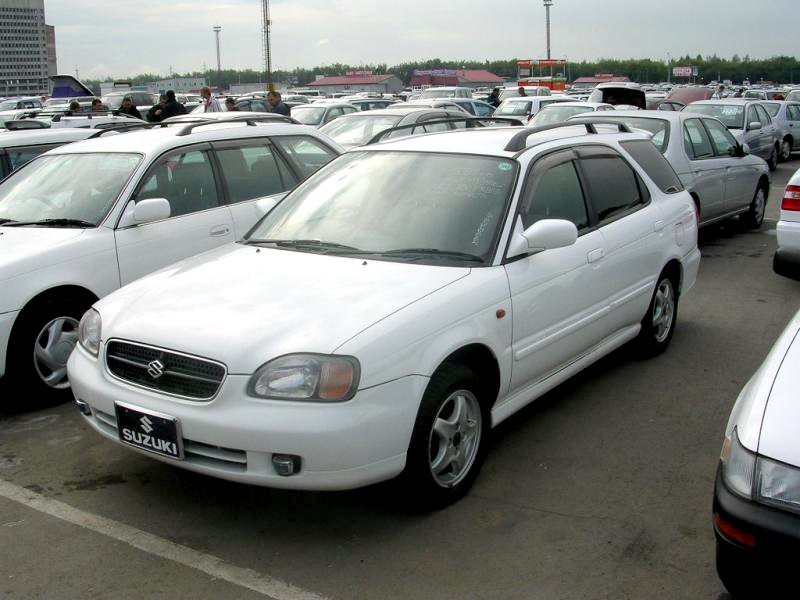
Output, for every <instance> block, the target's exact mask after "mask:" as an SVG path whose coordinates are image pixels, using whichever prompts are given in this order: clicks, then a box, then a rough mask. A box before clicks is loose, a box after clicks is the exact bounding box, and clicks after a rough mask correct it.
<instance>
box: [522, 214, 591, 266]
mask: <svg viewBox="0 0 800 600" xmlns="http://www.w3.org/2000/svg"><path fill="white" fill-rule="evenodd" d="M577 239H578V228H577V227H575V223H573V222H571V221H567V220H566V219H542V220H541V221H536V223H534V224H533V225H531V226H530V227H528V228H527V229H526V230H524V231H523V230H522V219H521V218H518V219H517V224H516V227H515V228H514V233H513V234H512V238H511V244H510V245H509V247H508V258H516V257H518V256H527V255H529V254H536V253H539V252H544V251H545V250H555V249H556V248H565V247H567V246H571V245H572V244H574V243H575V241H576V240H577Z"/></svg>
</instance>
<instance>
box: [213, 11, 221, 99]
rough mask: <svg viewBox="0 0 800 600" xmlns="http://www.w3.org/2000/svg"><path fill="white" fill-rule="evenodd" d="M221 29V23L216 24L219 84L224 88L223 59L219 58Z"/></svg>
mask: <svg viewBox="0 0 800 600" xmlns="http://www.w3.org/2000/svg"><path fill="white" fill-rule="evenodd" d="M220 31H222V27H220V26H219V25H214V33H215V34H216V36H217V85H218V86H219V87H220V88H222V61H221V60H220V58H219V32H220ZM218 91H219V90H218Z"/></svg>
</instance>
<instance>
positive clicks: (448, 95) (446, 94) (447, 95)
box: [419, 89, 456, 100]
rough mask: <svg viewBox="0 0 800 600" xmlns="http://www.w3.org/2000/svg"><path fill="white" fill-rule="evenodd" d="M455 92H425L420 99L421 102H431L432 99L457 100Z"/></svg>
mask: <svg viewBox="0 0 800 600" xmlns="http://www.w3.org/2000/svg"><path fill="white" fill-rule="evenodd" d="M455 97H456V91H455V90H441V89H439V90H425V91H424V92H422V95H421V96H420V97H419V98H420V100H431V99H432V98H455Z"/></svg>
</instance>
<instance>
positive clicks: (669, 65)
mask: <svg viewBox="0 0 800 600" xmlns="http://www.w3.org/2000/svg"><path fill="white" fill-rule="evenodd" d="M667 83H672V57H671V56H670V55H669V52H667Z"/></svg>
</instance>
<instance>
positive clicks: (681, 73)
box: [672, 67, 692, 77]
mask: <svg viewBox="0 0 800 600" xmlns="http://www.w3.org/2000/svg"><path fill="white" fill-rule="evenodd" d="M672 76H673V77H691V76H692V67H672Z"/></svg>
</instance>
